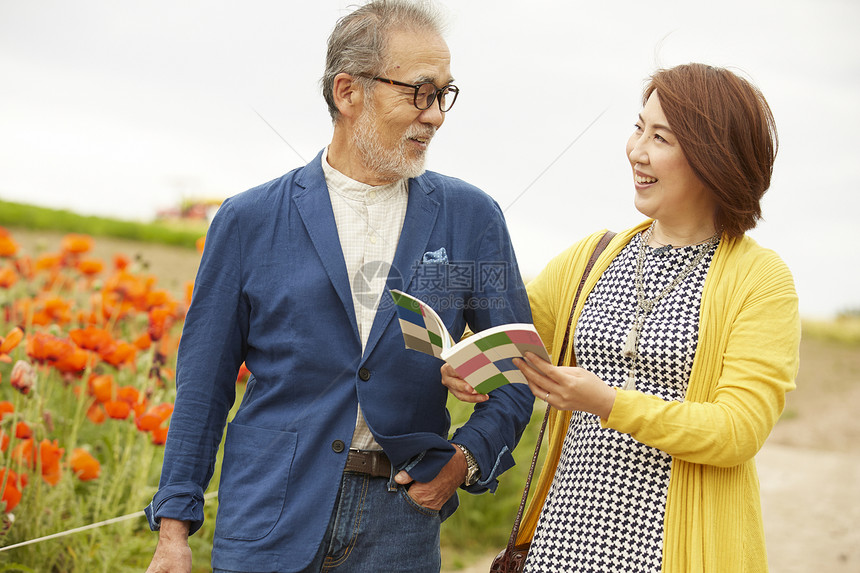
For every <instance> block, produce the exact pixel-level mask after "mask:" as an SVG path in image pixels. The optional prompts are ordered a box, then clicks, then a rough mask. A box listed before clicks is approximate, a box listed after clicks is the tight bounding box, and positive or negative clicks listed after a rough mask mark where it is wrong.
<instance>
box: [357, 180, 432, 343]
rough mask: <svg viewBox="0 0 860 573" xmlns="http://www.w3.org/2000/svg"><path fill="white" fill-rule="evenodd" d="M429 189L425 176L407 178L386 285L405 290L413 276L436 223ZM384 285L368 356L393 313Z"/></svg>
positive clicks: (369, 339)
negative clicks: (402, 213)
mask: <svg viewBox="0 0 860 573" xmlns="http://www.w3.org/2000/svg"><path fill="white" fill-rule="evenodd" d="M432 193H433V188H432V187H429V186H428V184H427V181H426V180H425V178H423V177H418V178H417V179H410V180H409V200H408V202H407V204H406V217H405V218H404V219H403V229H402V230H401V231H400V240H399V241H398V242H397V250H396V252H395V253H394V261H393V262H392V264H391V270H390V271H389V273H388V280H387V281H386V287H387V289H392V288H396V289H400V290H403V291H404V292H405V291H407V290H408V289H409V285H410V284H411V283H412V280H413V278H414V277H415V273H416V271H417V268H416V265H418V264H419V263H420V262H421V258H422V257H423V255H424V253H425V252H426V250H427V245H428V243H429V242H430V234H431V233H432V232H433V229H434V227H435V226H436V218H437V217H438V215H439V202H438V201H436V200H435V199H434V198H433V197H432ZM387 289H386V292H383V293H382V297H381V299H380V301H379V309H378V310H377V312H376V317H375V318H374V320H373V328H371V330H370V336H369V338H368V340H367V346H366V349H365V356H370V352H371V351H372V350H373V347H374V346H375V345H376V343H377V342H378V341H379V339H380V338H381V337H382V333H383V332H384V331H385V329H386V328H387V327H388V323H390V322H391V321H392V319H393V318H394V316H395V309H394V303H393V301H392V300H391V296H390V295H389V294H388V292H387Z"/></svg>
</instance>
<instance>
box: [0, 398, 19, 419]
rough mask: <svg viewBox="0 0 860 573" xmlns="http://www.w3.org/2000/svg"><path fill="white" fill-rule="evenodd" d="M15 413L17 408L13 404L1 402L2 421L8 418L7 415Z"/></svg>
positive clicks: (0, 416) (0, 417) (6, 401)
mask: <svg viewBox="0 0 860 573" xmlns="http://www.w3.org/2000/svg"><path fill="white" fill-rule="evenodd" d="M13 412H15V406H13V405H12V402H10V401H8V400H3V401H2V402H0V420H2V419H3V418H5V417H6V414H12V413H13Z"/></svg>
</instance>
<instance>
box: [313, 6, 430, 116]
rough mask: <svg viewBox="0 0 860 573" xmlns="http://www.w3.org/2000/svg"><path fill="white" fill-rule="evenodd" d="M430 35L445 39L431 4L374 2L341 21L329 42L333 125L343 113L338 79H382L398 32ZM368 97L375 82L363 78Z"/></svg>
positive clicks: (327, 83)
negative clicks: (338, 98) (336, 89)
mask: <svg viewBox="0 0 860 573" xmlns="http://www.w3.org/2000/svg"><path fill="white" fill-rule="evenodd" d="M400 30H407V31H415V32H418V31H428V32H433V33H436V34H438V35H440V36H441V35H442V34H443V31H444V24H443V22H442V18H441V16H440V14H439V12H438V11H437V10H436V9H435V8H434V7H433V6H432V5H431V4H430V3H429V2H428V1H426V0H425V1H421V2H417V1H409V0H373V1H372V2H369V3H367V4H365V5H364V6H361V7H360V8H358V9H357V10H355V11H354V12H351V13H349V14H347V15H346V16H344V17H342V18H341V19H340V20H338V22H337V24H336V25H335V27H334V30H333V31H332V33H331V36H329V38H328V51H327V52H326V58H325V74H324V75H323V77H322V80H321V81H320V83H321V84H322V92H323V97H324V98H325V101H326V103H327V104H328V112H329V114H330V115H331V119H332V122H337V120H338V117H339V116H340V112H339V111H338V109H337V106H336V105H335V103H334V78H335V76H337V75H338V74H339V73H342V72H345V73H347V74H350V75H351V76H356V77H357V76H359V75H361V74H366V75H370V76H376V75H380V74H382V73H383V72H384V70H383V69H382V68H383V65H384V63H385V59H386V55H387V49H388V39H389V37H390V36H391V33H392V32H394V31H400ZM359 81H361V82H362V84H363V86H364V90H365V93H369V92H370V91H372V89H373V84H374V82H373V81H371V80H366V79H364V78H359Z"/></svg>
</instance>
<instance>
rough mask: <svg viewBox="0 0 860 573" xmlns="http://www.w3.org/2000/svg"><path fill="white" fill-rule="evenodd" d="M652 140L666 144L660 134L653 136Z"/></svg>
mask: <svg viewBox="0 0 860 573" xmlns="http://www.w3.org/2000/svg"><path fill="white" fill-rule="evenodd" d="M654 139H656V140H657V141H662V142H663V143H666V139H665V138H664V137H663V136H662V135H660V134H654Z"/></svg>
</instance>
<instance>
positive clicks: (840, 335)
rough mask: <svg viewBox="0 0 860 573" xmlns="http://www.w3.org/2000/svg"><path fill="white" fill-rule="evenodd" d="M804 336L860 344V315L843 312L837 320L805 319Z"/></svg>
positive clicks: (852, 344) (846, 343) (851, 344)
mask: <svg viewBox="0 0 860 573" xmlns="http://www.w3.org/2000/svg"><path fill="white" fill-rule="evenodd" d="M803 337H804V338H810V339H815V340H824V341H828V342H838V343H840V344H845V345H849V346H857V345H860V316H858V315H857V314H856V313H853V314H841V315H839V316H838V317H837V318H836V319H835V320H804V321H803Z"/></svg>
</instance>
